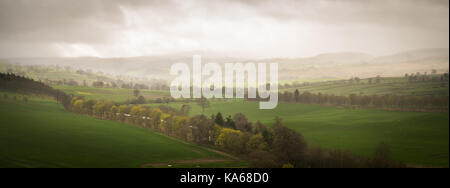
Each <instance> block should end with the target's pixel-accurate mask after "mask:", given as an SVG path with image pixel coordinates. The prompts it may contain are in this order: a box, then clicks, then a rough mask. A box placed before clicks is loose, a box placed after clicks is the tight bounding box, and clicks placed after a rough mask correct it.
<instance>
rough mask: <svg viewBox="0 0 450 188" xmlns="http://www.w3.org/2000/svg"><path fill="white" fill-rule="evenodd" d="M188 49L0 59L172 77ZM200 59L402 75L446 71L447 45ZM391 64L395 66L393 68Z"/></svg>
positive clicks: (297, 76)
mask: <svg viewBox="0 0 450 188" xmlns="http://www.w3.org/2000/svg"><path fill="white" fill-rule="evenodd" d="M194 53H195V52H193V54H191V53H182V54H180V53H177V54H169V55H164V56H146V57H129V58H95V57H79V58H32V59H30V58H10V59H0V62H3V63H10V64H19V65H59V66H61V67H64V66H70V67H73V68H75V69H84V70H86V69H91V70H94V71H102V72H104V73H109V74H120V75H126V76H134V77H146V78H153V79H166V80H168V79H171V77H170V76H169V70H170V66H171V65H172V64H174V63H178V62H184V63H187V64H191V63H192V55H194ZM201 55H203V63H210V62H214V63H220V64H223V63H238V62H242V63H245V62H252V63H279V71H280V72H279V76H280V80H305V79H321V78H326V79H330V78H334V79H348V78H350V77H352V76H359V77H363V78H366V77H374V76H377V75H380V76H383V77H388V76H389V77H391V76H402V75H404V74H405V73H415V72H430V71H431V70H432V69H436V70H437V71H438V72H439V73H444V72H448V70H449V55H448V49H419V50H413V51H406V52H401V53H396V54H392V55H387V56H371V55H368V54H364V53H358V52H337V53H327V54H319V55H317V56H314V57H305V58H276V59H240V58H230V57H220V56H216V55H208V53H207V54H203V53H201ZM393 67H396V68H395V69H394V68H393Z"/></svg>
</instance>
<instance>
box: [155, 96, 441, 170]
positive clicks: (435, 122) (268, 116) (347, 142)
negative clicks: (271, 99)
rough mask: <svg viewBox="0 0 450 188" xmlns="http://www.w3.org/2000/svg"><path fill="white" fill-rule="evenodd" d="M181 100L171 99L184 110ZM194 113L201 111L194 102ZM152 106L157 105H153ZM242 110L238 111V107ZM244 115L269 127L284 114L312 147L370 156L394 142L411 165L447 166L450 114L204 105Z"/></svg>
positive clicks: (214, 111) (401, 158)
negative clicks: (378, 147)
mask: <svg viewBox="0 0 450 188" xmlns="http://www.w3.org/2000/svg"><path fill="white" fill-rule="evenodd" d="M182 105H183V103H171V104H170V106H172V107H175V108H181V106H182ZM190 105H191V107H192V110H191V113H190V115H191V116H194V115H198V114H202V109H201V108H200V106H198V105H196V104H190ZM150 106H159V105H158V104H151V105H150ZM236 109H238V110H236ZM218 112H221V113H222V114H223V116H224V117H227V116H233V115H234V114H235V113H237V112H242V113H244V114H245V115H246V116H247V117H248V119H249V120H250V121H253V122H256V121H258V120H260V121H261V122H262V123H263V124H265V125H272V124H273V123H274V116H278V117H281V118H282V119H283V122H284V123H285V124H286V126H288V127H289V128H291V129H294V130H296V131H299V132H301V133H302V134H303V135H304V136H305V138H306V139H307V140H308V141H309V142H310V145H311V146H317V145H319V146H323V147H325V148H334V149H345V150H349V151H351V152H353V153H355V154H358V155H362V156H370V155H372V154H373V151H374V149H375V147H376V146H377V144H378V143H379V142H386V143H387V144H389V145H390V146H391V150H392V157H393V159H395V160H396V161H403V162H405V163H407V164H410V165H418V166H421V165H423V166H437V167H448V165H449V158H448V156H449V155H448V154H449V145H448V144H449V142H448V141H449V126H448V123H449V116H448V114H447V113H435V112H433V113H428V112H401V111H383V110H364V109H358V110H349V109H341V108H335V107H324V106H315V105H304V104H287V103H281V104H279V105H278V107H277V108H276V109H274V110H271V111H267V110H258V103H257V102H244V101H240V100H236V101H215V102H212V103H211V107H210V108H206V109H205V113H204V114H205V115H207V116H210V115H213V114H217V113H218Z"/></svg>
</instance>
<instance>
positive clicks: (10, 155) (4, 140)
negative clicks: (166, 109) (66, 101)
mask: <svg viewBox="0 0 450 188" xmlns="http://www.w3.org/2000/svg"><path fill="white" fill-rule="evenodd" d="M0 94H1V96H2V98H1V99H0V167H141V166H142V165H144V164H149V163H172V162H174V163H176V161H180V160H195V159H225V160H226V159H228V158H227V157H226V156H223V155H220V154H218V153H216V152H212V151H210V150H207V149H205V148H202V147H199V146H195V145H193V144H189V143H185V142H182V141H179V140H176V139H173V138H170V137H166V136H163V135H160V134H157V133H155V132H152V131H149V130H147V129H143V128H140V127H137V126H132V125H127V124H123V123H118V122H113V121H104V120H98V119H94V118H91V117H86V116H81V115H76V114H73V113H70V112H67V111H65V110H64V109H63V108H62V107H61V106H60V105H59V104H57V103H56V102H54V101H51V100H47V99H38V98H32V99H30V100H29V101H28V102H24V101H23V100H22V98H21V97H20V96H19V97H18V99H17V101H16V100H13V99H12V95H11V94H10V95H9V99H4V98H3V93H0ZM194 165H195V166H194ZM243 165H245V163H243V162H232V161H231V162H218V163H217V166H219V167H233V166H243ZM180 166H194V167H198V166H203V164H202V165H199V164H192V165H190V164H183V165H180ZM204 166H206V167H207V166H215V164H214V163H209V164H204Z"/></svg>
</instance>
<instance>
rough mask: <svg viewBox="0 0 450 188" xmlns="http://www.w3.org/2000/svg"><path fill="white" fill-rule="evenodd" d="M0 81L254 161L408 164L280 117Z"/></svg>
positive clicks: (384, 148) (16, 79) (384, 149)
mask: <svg viewBox="0 0 450 188" xmlns="http://www.w3.org/2000/svg"><path fill="white" fill-rule="evenodd" d="M0 86H1V87H0V88H1V89H2V90H7V91H13V92H21V93H27V94H38V95H47V96H52V97H54V98H55V99H56V100H57V101H58V102H60V103H61V104H62V105H63V106H64V107H65V109H66V110H68V111H71V112H74V113H78V114H83V115H87V116H92V117H96V118H100V119H104V120H113V121H120V122H125V123H129V124H134V125H138V126H141V127H143V128H147V129H151V130H153V131H157V132H160V133H163V134H165V135H167V136H171V137H176V138H178V139H181V140H185V141H189V142H193V143H196V144H199V145H208V146H212V147H217V148H220V149H222V150H224V151H226V152H229V153H233V154H235V155H238V156H240V157H241V158H243V159H245V160H247V161H249V162H250V166H251V167H272V168H280V167H296V168H348V167H375V168H377V167H379V168H385V167H405V165H403V164H402V163H397V162H393V161H391V160H390V149H389V146H388V145H386V144H384V143H380V145H379V146H378V147H377V150H376V151H375V152H374V156H373V157H372V158H365V157H360V156H356V155H354V154H352V153H351V152H349V151H343V150H329V149H323V148H320V147H311V146H310V145H309V144H308V143H307V141H306V140H305V139H304V137H303V136H302V134H301V133H299V132H296V131H294V130H292V129H289V128H288V127H286V126H284V125H283V123H282V119H281V118H278V117H277V118H275V121H274V122H275V123H274V124H273V125H272V126H266V125H264V124H262V123H261V122H259V121H258V122H256V123H253V122H251V121H249V120H248V118H247V117H246V116H245V115H244V114H242V113H236V114H235V115H234V116H228V117H225V118H224V117H223V115H222V114H221V113H220V112H219V113H217V114H216V115H212V116H211V117H207V116H205V115H197V116H193V117H190V116H189V112H190V106H189V105H187V104H184V105H182V107H181V108H180V109H175V108H171V107H168V106H164V105H162V106H159V107H157V108H156V107H146V106H141V105H127V104H122V103H118V102H111V101H103V100H99V101H97V100H87V99H84V98H83V97H78V96H72V95H67V94H65V93H63V92H60V91H58V90H54V89H52V88H51V87H49V86H47V85H45V84H42V83H40V82H35V81H33V80H31V79H28V78H24V77H21V76H15V75H11V74H0ZM198 103H199V104H203V103H205V101H203V100H199V101H198Z"/></svg>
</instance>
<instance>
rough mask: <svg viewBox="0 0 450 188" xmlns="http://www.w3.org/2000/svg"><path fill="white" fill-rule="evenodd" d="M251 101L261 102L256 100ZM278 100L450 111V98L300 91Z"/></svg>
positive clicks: (356, 106) (282, 95) (345, 105)
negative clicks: (339, 94)
mask: <svg viewBox="0 0 450 188" xmlns="http://www.w3.org/2000/svg"><path fill="white" fill-rule="evenodd" d="M247 100H249V101H260V100H263V99H260V98H255V99H249V98H247ZM278 100H279V101H283V102H287V103H301V104H318V105H332V106H340V107H351V108H379V109H399V110H424V111H448V107H449V101H448V96H431V95H430V96H405V95H403V96H397V95H392V94H386V95H361V94H350V95H348V96H336V95H329V94H322V93H317V94H315V93H310V92H308V91H305V92H303V93H301V92H300V91H299V90H298V89H296V90H295V91H294V92H289V91H285V92H283V93H279V94H278Z"/></svg>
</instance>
